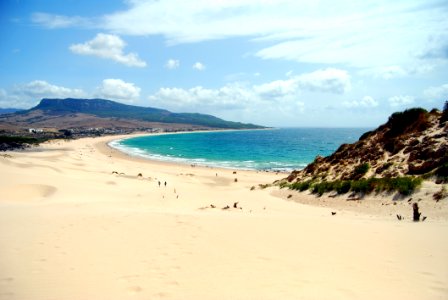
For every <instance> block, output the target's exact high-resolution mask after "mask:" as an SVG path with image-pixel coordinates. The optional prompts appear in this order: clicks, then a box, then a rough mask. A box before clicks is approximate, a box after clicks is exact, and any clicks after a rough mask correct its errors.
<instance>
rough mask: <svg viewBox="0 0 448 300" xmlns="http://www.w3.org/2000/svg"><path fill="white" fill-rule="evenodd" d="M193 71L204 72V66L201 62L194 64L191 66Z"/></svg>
mask: <svg viewBox="0 0 448 300" xmlns="http://www.w3.org/2000/svg"><path fill="white" fill-rule="evenodd" d="M193 69H195V70H198V71H203V70H205V65H204V64H203V63H201V62H196V63H194V65H193Z"/></svg>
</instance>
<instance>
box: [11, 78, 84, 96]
mask: <svg viewBox="0 0 448 300" xmlns="http://www.w3.org/2000/svg"><path fill="white" fill-rule="evenodd" d="M14 93H16V94H22V95H26V96H29V97H33V98H41V97H45V98H68V97H73V98H76V97H83V96H85V93H84V91H83V90H80V89H71V88H66V87H63V86H57V85H53V84H50V83H48V82H46V81H44V80H34V81H31V82H29V83H27V84H24V85H19V86H17V87H16V88H15V90H14Z"/></svg>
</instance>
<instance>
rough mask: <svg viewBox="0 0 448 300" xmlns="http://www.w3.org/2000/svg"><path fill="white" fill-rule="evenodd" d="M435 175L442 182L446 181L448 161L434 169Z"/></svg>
mask: <svg viewBox="0 0 448 300" xmlns="http://www.w3.org/2000/svg"><path fill="white" fill-rule="evenodd" d="M435 174H436V176H437V178H438V179H439V180H441V181H442V182H448V163H444V164H443V165H441V166H440V167H439V168H438V169H437V170H436V173H435Z"/></svg>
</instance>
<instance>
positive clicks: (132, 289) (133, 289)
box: [128, 285, 143, 295]
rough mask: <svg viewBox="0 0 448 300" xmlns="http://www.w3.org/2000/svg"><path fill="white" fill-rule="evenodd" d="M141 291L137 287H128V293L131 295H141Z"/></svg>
mask: <svg viewBox="0 0 448 300" xmlns="http://www.w3.org/2000/svg"><path fill="white" fill-rule="evenodd" d="M141 291H143V289H142V288H141V287H140V286H138V285H135V286H130V287H128V293H129V294H131V295H135V294H138V293H141Z"/></svg>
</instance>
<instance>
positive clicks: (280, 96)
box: [149, 69, 376, 113]
mask: <svg viewBox="0 0 448 300" xmlns="http://www.w3.org/2000/svg"><path fill="white" fill-rule="evenodd" d="M350 86H351V83H350V76H349V74H348V73H347V72H346V71H344V70H339V69H323V70H317V71H314V72H311V73H304V74H300V75H297V76H294V77H290V78H288V79H285V80H275V81H271V82H267V83H263V84H259V85H248V84H243V83H241V82H240V83H238V82H234V83H231V84H227V85H225V86H223V87H220V88H217V89H207V88H204V87H202V86H196V87H193V88H190V89H182V88H175V87H174V88H160V89H159V90H158V91H157V92H156V93H154V94H153V95H151V96H150V97H149V99H150V101H151V105H154V106H160V107H167V108H170V109H174V110H177V111H180V110H189V111H201V112H213V110H215V111H216V110H217V109H224V110H226V109H227V110H229V109H233V110H235V109H239V110H241V109H247V108H248V107H251V108H252V109H254V110H255V109H259V108H260V107H261V106H263V105H267V106H275V107H276V108H275V109H277V110H280V108H282V109H283V110H287V109H288V108H291V109H293V111H294V112H297V111H303V107H304V103H303V101H300V97H299V96H300V94H301V92H302V91H310V92H326V93H335V94H342V93H345V92H346V91H348V90H349V89H350ZM362 103H363V105H370V106H373V105H374V104H375V103H376V101H375V100H373V99H372V98H370V97H367V98H365V99H364V98H363V99H362ZM283 113H284V112H283Z"/></svg>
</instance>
